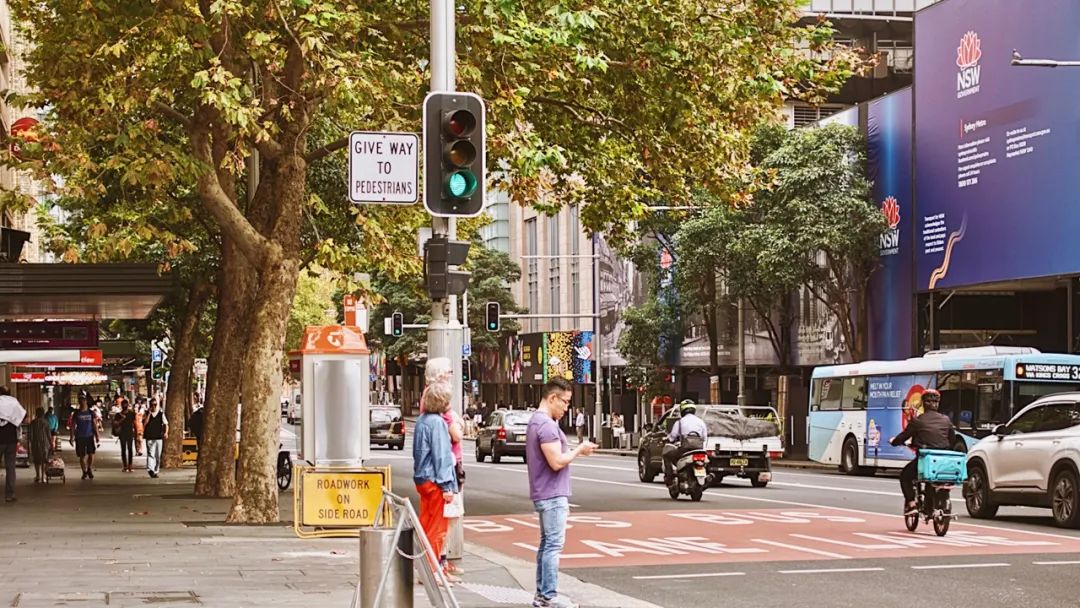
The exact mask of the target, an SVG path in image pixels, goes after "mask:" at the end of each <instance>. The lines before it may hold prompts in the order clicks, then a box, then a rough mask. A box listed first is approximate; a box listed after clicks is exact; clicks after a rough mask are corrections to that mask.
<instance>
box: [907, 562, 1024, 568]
mask: <svg viewBox="0 0 1080 608" xmlns="http://www.w3.org/2000/svg"><path fill="white" fill-rule="evenodd" d="M1011 565H1012V564H1006V563H1005V562H997V563H992V564H937V565H934V566H912V567H911V569H912V570H959V569H961V568H1007V567H1009V566H1011Z"/></svg>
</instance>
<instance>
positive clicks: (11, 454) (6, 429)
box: [0, 386, 26, 502]
mask: <svg viewBox="0 0 1080 608" xmlns="http://www.w3.org/2000/svg"><path fill="white" fill-rule="evenodd" d="M25 418H26V410H25V409H24V408H23V406H22V404H21V403H19V400H18V399H16V398H15V397H13V396H12V395H11V392H10V391H8V387H6V386H0V456H2V457H3V458H4V502H15V453H16V452H17V451H18V450H19V425H21V424H22V422H23V419H25Z"/></svg>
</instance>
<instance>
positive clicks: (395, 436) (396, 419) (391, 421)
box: [371, 405, 405, 450]
mask: <svg viewBox="0 0 1080 608" xmlns="http://www.w3.org/2000/svg"><path fill="white" fill-rule="evenodd" d="M371 445H385V446H387V447H389V448H390V449H393V448H397V449H399V450H404V449H405V419H404V418H402V417H401V408H400V407H397V406H396V405H380V406H376V407H372V408H371Z"/></svg>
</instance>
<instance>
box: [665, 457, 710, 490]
mask: <svg viewBox="0 0 1080 608" xmlns="http://www.w3.org/2000/svg"><path fill="white" fill-rule="evenodd" d="M708 462H709V452H708V451H707V450H691V451H689V452H687V453H685V454H683V455H682V456H681V457H680V458H679V460H678V461H677V462H676V463H675V477H674V478H673V479H672V480H671V483H669V484H668V494H669V495H670V496H671V498H672V499H673V500H678V499H679V495H680V494H687V495H689V496H690V500H692V501H694V502H697V501H699V500H701V496H702V494H704V493H705V488H707V487H709V485H711V484H712V477H713V476H712V475H711V474H709V472H708V470H707V468H706V466H707V465H708Z"/></svg>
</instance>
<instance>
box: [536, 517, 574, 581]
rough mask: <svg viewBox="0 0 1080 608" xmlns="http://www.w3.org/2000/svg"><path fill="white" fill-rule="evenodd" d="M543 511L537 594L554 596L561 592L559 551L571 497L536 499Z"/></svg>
mask: <svg viewBox="0 0 1080 608" xmlns="http://www.w3.org/2000/svg"><path fill="white" fill-rule="evenodd" d="M533 505H534V506H535V507H536V512H537V513H539V514H540V547H539V548H537V550H536V593H537V594H538V595H540V596H541V597H543V598H544V599H551V598H553V597H555V595H557V594H558V592H559V554H561V553H562V550H563V545H564V544H565V543H566V517H567V516H568V515H569V514H570V499H569V498H567V497H566V496H556V497H555V498H548V499H546V500H536V501H533Z"/></svg>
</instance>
